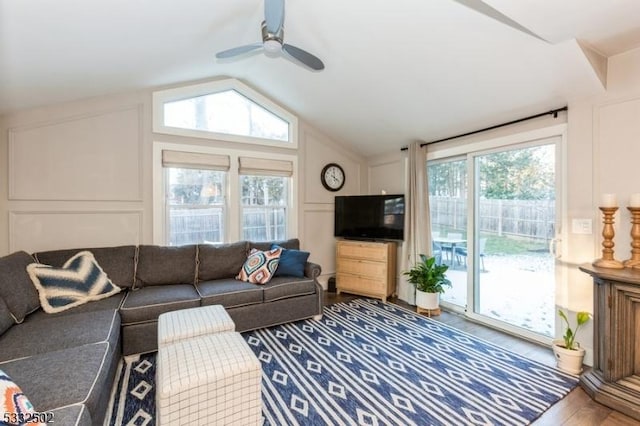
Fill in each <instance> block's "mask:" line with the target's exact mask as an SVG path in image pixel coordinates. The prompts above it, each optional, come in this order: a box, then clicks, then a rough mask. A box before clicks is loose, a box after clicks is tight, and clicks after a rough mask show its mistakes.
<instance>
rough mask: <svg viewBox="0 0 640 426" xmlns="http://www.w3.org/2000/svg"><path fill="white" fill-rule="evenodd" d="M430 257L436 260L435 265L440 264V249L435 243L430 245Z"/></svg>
mask: <svg viewBox="0 0 640 426" xmlns="http://www.w3.org/2000/svg"><path fill="white" fill-rule="evenodd" d="M431 255H432V256H433V257H435V258H436V265H441V264H442V247H441V246H440V244H438V243H436V242H435V241H433V242H432V243H431Z"/></svg>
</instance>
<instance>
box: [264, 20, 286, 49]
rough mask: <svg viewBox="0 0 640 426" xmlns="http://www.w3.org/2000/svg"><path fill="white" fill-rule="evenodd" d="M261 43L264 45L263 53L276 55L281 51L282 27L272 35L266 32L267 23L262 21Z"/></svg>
mask: <svg viewBox="0 0 640 426" xmlns="http://www.w3.org/2000/svg"><path fill="white" fill-rule="evenodd" d="M261 28H262V43H263V44H264V51H265V52H266V53H267V54H271V55H277V54H278V53H280V51H282V43H283V41H282V40H283V37H284V27H283V26H281V27H280V29H279V30H278V32H277V33H275V34H273V33H270V32H269V30H267V22H266V21H262V25H261Z"/></svg>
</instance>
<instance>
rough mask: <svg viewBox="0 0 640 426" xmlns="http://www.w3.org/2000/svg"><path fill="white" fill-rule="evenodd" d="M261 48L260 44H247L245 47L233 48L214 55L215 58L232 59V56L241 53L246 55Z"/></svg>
mask: <svg viewBox="0 0 640 426" xmlns="http://www.w3.org/2000/svg"><path fill="white" fill-rule="evenodd" d="M261 48H262V42H258V43H253V44H247V45H246V46H239V47H234V48H233V49H229V50H223V51H222V52H218V53H216V58H218V59H225V58H232V57H234V56H238V55H242V54H243V53H248V52H251V51H253V50H256V49H261Z"/></svg>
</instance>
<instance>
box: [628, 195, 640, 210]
mask: <svg viewBox="0 0 640 426" xmlns="http://www.w3.org/2000/svg"><path fill="white" fill-rule="evenodd" d="M629 207H640V194H631V198H630V199H629Z"/></svg>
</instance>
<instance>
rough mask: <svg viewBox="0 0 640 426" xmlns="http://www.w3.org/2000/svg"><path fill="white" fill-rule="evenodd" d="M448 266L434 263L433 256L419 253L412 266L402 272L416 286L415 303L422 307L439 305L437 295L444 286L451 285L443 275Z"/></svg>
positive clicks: (435, 307) (433, 307)
mask: <svg viewBox="0 0 640 426" xmlns="http://www.w3.org/2000/svg"><path fill="white" fill-rule="evenodd" d="M447 269H449V267H448V266H447V265H440V264H438V263H436V258H435V257H429V256H426V255H424V254H421V255H420V261H419V262H417V263H416V264H415V265H414V266H413V268H411V269H409V270H408V271H405V272H403V275H405V276H407V277H408V278H407V281H408V282H409V283H411V284H413V285H414V286H415V288H416V305H417V306H418V307H420V308H423V309H437V308H438V307H439V306H440V303H439V299H438V296H439V295H440V293H444V290H445V287H451V281H449V279H448V278H447V276H446V275H445V272H447Z"/></svg>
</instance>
